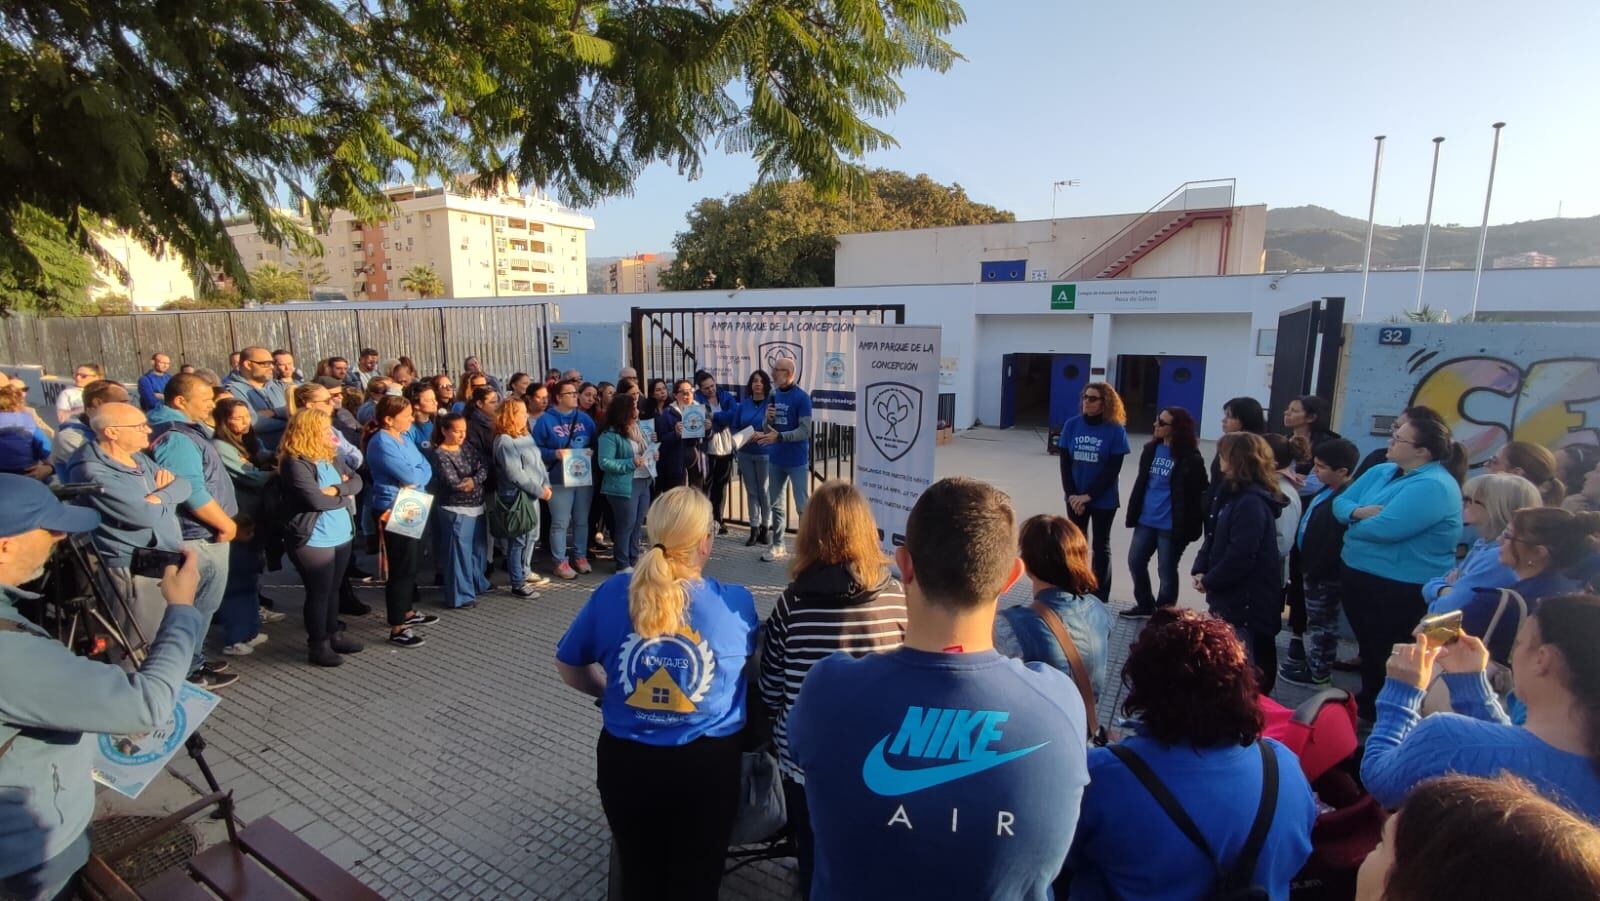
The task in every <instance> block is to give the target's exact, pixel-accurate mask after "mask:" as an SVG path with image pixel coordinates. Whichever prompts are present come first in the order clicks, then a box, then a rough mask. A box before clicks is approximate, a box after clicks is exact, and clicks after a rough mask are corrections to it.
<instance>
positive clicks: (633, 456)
mask: <svg viewBox="0 0 1600 901" xmlns="http://www.w3.org/2000/svg"><path fill="white" fill-rule="evenodd" d="M655 453H656V451H655V448H654V447H652V446H651V445H650V443H649V442H648V441H646V440H645V437H644V432H643V431H642V430H641V429H640V428H639V407H638V405H637V404H636V403H635V402H634V399H633V397H632V396H630V395H627V394H619V395H617V396H616V397H615V398H612V400H611V406H610V407H609V408H607V410H606V430H605V433H604V434H602V435H601V436H600V454H599V457H598V458H597V459H596V461H595V465H596V466H598V467H600V471H601V472H602V473H603V474H604V480H603V481H602V482H601V483H600V493H601V494H602V495H604V497H605V500H606V503H607V504H609V505H610V506H611V519H612V522H613V523H615V524H616V526H615V527H616V531H615V532H614V533H613V534H614V535H615V536H616V539H617V546H616V563H617V572H619V573H631V572H633V564H634V563H635V562H637V560H638V557H639V536H640V535H642V534H643V533H644V514H645V511H646V510H648V509H649V507H650V480H651V478H652V477H653V475H654V470H655V466H654V463H655Z"/></svg>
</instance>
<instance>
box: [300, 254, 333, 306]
mask: <svg viewBox="0 0 1600 901" xmlns="http://www.w3.org/2000/svg"><path fill="white" fill-rule="evenodd" d="M294 274H295V275H297V276H299V278H300V281H302V282H304V283H305V286H306V296H307V297H310V296H311V295H312V294H314V293H316V290H317V286H318V285H325V284H327V283H328V279H329V278H331V277H332V276H330V275H329V274H328V267H327V266H324V265H322V261H321V260H317V259H311V260H302V261H301V262H300V263H299V264H298V265H297V266H295V267H294Z"/></svg>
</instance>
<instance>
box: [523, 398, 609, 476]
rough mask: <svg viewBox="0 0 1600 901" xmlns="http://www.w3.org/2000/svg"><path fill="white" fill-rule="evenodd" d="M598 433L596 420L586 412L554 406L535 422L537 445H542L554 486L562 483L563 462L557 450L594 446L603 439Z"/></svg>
mask: <svg viewBox="0 0 1600 901" xmlns="http://www.w3.org/2000/svg"><path fill="white" fill-rule="evenodd" d="M596 432H597V429H595V427H594V420H593V419H590V418H589V414H588V413H585V412H583V411H582V410H573V411H572V412H571V413H562V412H560V411H559V410H557V409H556V408H555V407H551V408H550V409H548V410H546V411H544V413H543V415H541V416H540V417H539V418H538V419H537V420H535V421H534V423H533V443H534V444H537V445H539V454H540V456H541V457H543V459H544V466H545V469H547V470H549V472H550V484H551V485H560V484H562V473H561V459H560V456H559V455H558V454H557V453H556V451H559V450H565V449H572V450H578V449H581V448H585V447H593V446H594V444H595V442H596V441H598V440H599V436H598V435H597V434H596Z"/></svg>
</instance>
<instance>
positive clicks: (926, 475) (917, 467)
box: [855, 325, 939, 552]
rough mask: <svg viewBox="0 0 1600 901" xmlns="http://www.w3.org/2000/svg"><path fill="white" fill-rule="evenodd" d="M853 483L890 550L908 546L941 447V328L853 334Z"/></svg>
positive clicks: (878, 328) (867, 329) (877, 328)
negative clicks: (915, 510) (909, 522)
mask: <svg viewBox="0 0 1600 901" xmlns="http://www.w3.org/2000/svg"><path fill="white" fill-rule="evenodd" d="M855 364H856V398H857V400H858V403H857V421H856V475H855V485H856V489H857V490H859V491H860V492H861V493H862V494H863V495H865V496H866V498H867V502H868V503H869V504H871V505H872V513H873V516H874V517H875V518H876V519H877V520H878V533H879V538H880V543H881V544H882V545H883V547H884V549H885V550H886V551H890V552H892V551H893V550H894V548H895V547H897V546H899V545H901V544H904V543H905V534H906V519H907V518H908V517H909V516H910V515H911V507H912V506H913V505H914V504H916V502H917V498H919V497H921V496H922V492H923V491H926V490H927V488H928V486H929V485H931V484H933V456H934V445H935V444H937V442H938V434H937V419H938V414H939V328H938V326H925V325H863V326H858V327H857V328H856V331H855Z"/></svg>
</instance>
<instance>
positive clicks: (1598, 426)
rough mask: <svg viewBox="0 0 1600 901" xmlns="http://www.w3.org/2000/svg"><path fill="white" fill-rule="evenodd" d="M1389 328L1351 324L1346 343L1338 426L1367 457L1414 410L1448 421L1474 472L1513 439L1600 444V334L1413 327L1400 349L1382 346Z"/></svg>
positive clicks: (1555, 328)
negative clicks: (1393, 420)
mask: <svg viewBox="0 0 1600 901" xmlns="http://www.w3.org/2000/svg"><path fill="white" fill-rule="evenodd" d="M1386 330H1388V331H1393V327H1388V328H1387V329H1386V327H1385V326H1383V325H1373V324H1368V325H1360V326H1354V327H1352V328H1351V329H1349V332H1348V335H1347V343H1346V345H1345V358H1344V367H1343V374H1344V378H1342V379H1341V382H1342V391H1341V393H1340V402H1339V404H1338V405H1337V411H1338V417H1337V419H1338V422H1337V425H1336V427H1337V428H1338V429H1339V430H1340V431H1341V432H1343V433H1344V434H1345V436H1346V437H1348V438H1350V439H1351V440H1352V441H1355V442H1357V443H1359V444H1361V445H1362V446H1363V450H1370V449H1372V448H1375V447H1378V446H1381V445H1382V444H1383V443H1384V441H1385V440H1386V437H1387V426H1388V421H1389V418H1390V417H1393V416H1394V415H1395V414H1396V413H1398V412H1400V411H1401V410H1402V409H1404V408H1406V407H1408V406H1411V405H1413V404H1422V405H1425V406H1429V407H1432V408H1434V409H1435V410H1438V411H1439V412H1440V413H1441V414H1442V415H1443V416H1444V417H1445V419H1446V420H1447V421H1448V422H1449V423H1450V426H1451V429H1452V431H1453V432H1454V433H1455V437H1456V440H1457V441H1460V442H1461V443H1462V444H1463V445H1465V446H1466V448H1467V453H1468V455H1469V458H1470V459H1471V461H1472V464H1473V465H1474V466H1478V465H1480V464H1482V463H1483V462H1484V461H1486V460H1488V459H1489V458H1490V457H1492V456H1494V453H1495V451H1497V450H1498V449H1499V448H1500V445H1502V444H1504V443H1505V442H1507V441H1511V440H1517V441H1532V442H1534V443H1536V444H1542V445H1544V446H1546V447H1550V448H1558V447H1561V446H1564V445H1567V444H1600V326H1596V325H1575V324H1569V323H1564V324H1560V325H1535V324H1493V325H1491V324H1487V323H1482V324H1472V323H1463V324H1456V325H1418V326H1412V327H1411V334H1410V343H1409V344H1407V345H1405V346H1384V345H1381V344H1379V337H1380V334H1381V333H1382V332H1384V331H1386ZM1375 432H1376V433H1378V434H1374V433H1375Z"/></svg>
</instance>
